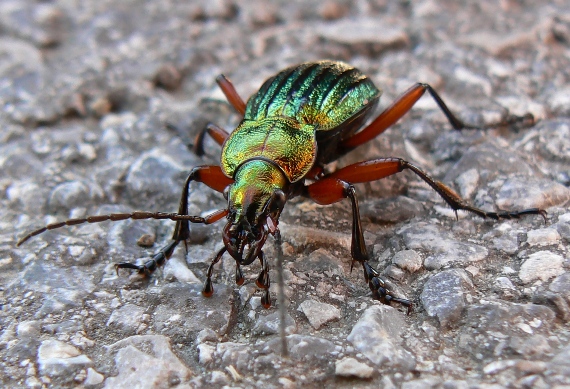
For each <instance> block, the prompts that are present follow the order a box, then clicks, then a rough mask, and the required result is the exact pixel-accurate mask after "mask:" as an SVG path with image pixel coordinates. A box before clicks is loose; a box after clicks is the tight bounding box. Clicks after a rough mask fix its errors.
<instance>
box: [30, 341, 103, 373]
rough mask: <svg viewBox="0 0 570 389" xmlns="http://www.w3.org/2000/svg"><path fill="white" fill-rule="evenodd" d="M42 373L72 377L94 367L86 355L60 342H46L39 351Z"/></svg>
mask: <svg viewBox="0 0 570 389" xmlns="http://www.w3.org/2000/svg"><path fill="white" fill-rule="evenodd" d="M38 364H39V367H40V372H41V373H42V374H46V375H48V376H52V377H54V376H68V377H69V376H72V375H74V374H75V373H77V372H78V371H79V370H82V369H86V368H87V367H90V366H92V365H93V361H92V360H91V359H89V357H87V356H86V355H84V354H81V352H80V351H79V350H78V349H77V348H75V347H73V346H71V345H69V344H67V343H64V342H60V341H59V340H54V339H50V340H44V341H43V342H42V344H41V345H40V347H39V349H38Z"/></svg>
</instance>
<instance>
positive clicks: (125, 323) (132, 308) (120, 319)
mask: <svg viewBox="0 0 570 389" xmlns="http://www.w3.org/2000/svg"><path fill="white" fill-rule="evenodd" d="M144 313H145V309H144V308H143V307H139V306H138V305H135V304H130V303H127V304H125V305H123V306H122V307H120V308H119V309H115V310H114V311H113V313H111V316H109V320H107V324H106V325H107V326H115V327H116V328H117V329H118V330H119V331H121V332H123V333H125V334H135V333H136V332H137V330H138V329H139V328H140V326H141V324H142V321H143V320H142V317H143V314H144Z"/></svg>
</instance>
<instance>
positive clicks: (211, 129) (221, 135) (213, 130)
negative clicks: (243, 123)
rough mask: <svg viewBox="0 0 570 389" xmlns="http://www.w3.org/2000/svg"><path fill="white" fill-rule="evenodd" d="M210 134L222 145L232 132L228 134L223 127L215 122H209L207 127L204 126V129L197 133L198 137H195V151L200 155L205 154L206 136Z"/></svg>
mask: <svg viewBox="0 0 570 389" xmlns="http://www.w3.org/2000/svg"><path fill="white" fill-rule="evenodd" d="M206 134H208V135H210V136H211V137H212V139H213V140H214V141H215V142H216V143H217V144H219V145H220V146H221V145H222V144H223V143H224V141H225V140H226V139H227V137H228V136H230V134H228V133H227V132H226V130H224V129H223V128H221V127H218V126H216V125H215V124H212V123H210V124H208V125H207V126H206V128H204V129H203V130H202V131H200V132H199V133H198V135H196V138H194V147H193V148H194V153H195V154H196V155H198V156H202V155H204V154H205V153H204V136H205V135H206Z"/></svg>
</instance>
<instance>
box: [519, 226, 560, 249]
mask: <svg viewBox="0 0 570 389" xmlns="http://www.w3.org/2000/svg"><path fill="white" fill-rule="evenodd" d="M526 237H527V239H526V242H527V243H528V244H529V245H530V246H548V245H554V244H557V243H558V242H559V241H560V234H558V231H556V229H554V228H539V229H538V230H531V231H529V232H527V234H526Z"/></svg>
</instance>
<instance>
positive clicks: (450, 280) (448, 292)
mask: <svg viewBox="0 0 570 389" xmlns="http://www.w3.org/2000/svg"><path fill="white" fill-rule="evenodd" d="M471 288H473V283H472V282H471V280H470V279H469V276H468V275H467V273H466V272H465V271H464V270H458V269H451V270H445V271H442V272H441V273H438V274H436V275H434V276H432V277H430V278H429V279H428V280H427V282H426V283H425V285H424V289H423V291H422V294H421V295H420V299H421V301H422V305H423V306H424V308H425V309H426V311H427V314H428V315H430V316H432V317H433V316H435V317H437V319H438V320H439V324H440V325H441V326H442V327H451V326H454V325H455V324H456V323H457V320H458V319H459V318H460V317H461V314H462V312H463V309H464V308H465V293H466V292H467V290H468V289H471Z"/></svg>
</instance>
